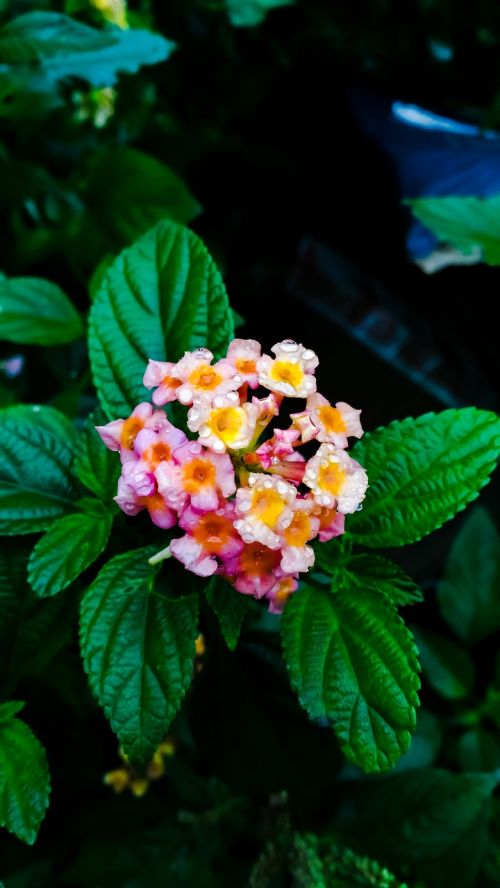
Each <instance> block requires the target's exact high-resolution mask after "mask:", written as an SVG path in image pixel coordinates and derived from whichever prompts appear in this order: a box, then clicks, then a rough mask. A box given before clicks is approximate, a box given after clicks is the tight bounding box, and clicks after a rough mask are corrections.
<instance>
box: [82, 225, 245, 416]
mask: <svg viewBox="0 0 500 888" xmlns="http://www.w3.org/2000/svg"><path fill="white" fill-rule="evenodd" d="M233 332H234V330H233V319H232V315H231V311H230V308H229V302H228V298H227V294H226V290H225V287H224V284H223V282H222V278H221V276H220V274H219V272H218V270H217V268H216V266H215V263H214V261H213V259H212V258H211V257H210V255H209V253H208V251H207V249H206V247H205V246H204V244H203V243H202V241H201V240H200V239H199V238H198V237H197V236H196V235H195V234H193V232H192V231H189V230H188V229H187V228H183V227H182V226H180V225H177V224H176V223H174V222H160V223H159V225H157V226H156V228H153V229H152V230H151V231H149V232H148V233H147V234H145V235H144V236H143V237H141V238H140V239H139V240H138V241H137V242H136V243H135V244H134V245H133V246H132V247H129V248H128V249H127V250H124V251H123V253H121V255H120V256H118V258H117V259H116V260H115V262H114V263H113V265H112V266H111V267H110V268H109V270H108V271H107V273H106V275H105V277H104V279H103V281H102V284H101V288H100V290H99V293H98V294H97V296H96V298H95V301H94V304H93V306H92V310H91V315H90V333H89V348H90V359H91V364H92V371H93V375H94V380H95V384H96V387H97V390H98V392H99V396H100V399H101V404H102V405H103V407H104V409H105V410H106V411H107V412H108V414H109V415H110V416H113V417H115V418H116V417H117V416H127V415H128V414H129V413H130V411H131V409H132V408H133V407H134V406H135V404H137V403H138V402H139V401H140V400H145V399H146V398H147V393H146V390H145V389H144V387H143V386H142V377H143V375H144V371H145V369H146V365H147V361H148V358H154V359H156V360H174V361H175V360H178V359H179V358H180V357H181V356H182V354H183V353H184V351H186V350H188V349H193V348H196V347H198V346H206V347H208V348H210V349H211V350H212V351H213V352H214V353H215V354H216V355H220V354H221V353H222V352H224V351H225V349H226V348H227V346H228V343H229V341H230V340H231V339H232V337H233Z"/></svg>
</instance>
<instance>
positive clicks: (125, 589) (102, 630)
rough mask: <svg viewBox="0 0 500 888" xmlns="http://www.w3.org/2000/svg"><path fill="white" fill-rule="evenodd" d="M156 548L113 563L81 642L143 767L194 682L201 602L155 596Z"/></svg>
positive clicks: (109, 709) (103, 575) (91, 595)
mask: <svg viewBox="0 0 500 888" xmlns="http://www.w3.org/2000/svg"><path fill="white" fill-rule="evenodd" d="M151 554H152V551H151V550H150V549H138V550H135V551H133V552H127V553H126V554H124V555H118V556H116V557H115V558H113V559H112V560H111V561H109V562H108V564H106V566H105V567H104V568H103V569H102V570H101V571H100V573H99V574H98V576H97V579H96V580H95V581H94V582H93V583H92V585H91V586H90V587H89V589H88V590H87V592H86V593H85V596H84V598H83V601H82V607H81V624H80V638H81V646H82V654H83V658H84V663H85V669H86V671H87V673H88V676H89V680H90V684H91V687H92V690H93V691H94V693H95V695H96V697H97V699H98V700H99V702H100V704H101V706H102V707H103V709H104V712H105V713H106V715H107V717H108V718H109V720H110V722H111V726H112V728H113V730H114V731H115V732H116V734H117V735H118V737H119V739H120V742H121V744H122V746H123V748H124V750H125V752H126V754H127V755H128V756H129V757H130V759H131V761H132V762H133V763H134V764H135V765H137V766H138V767H142V766H144V765H145V764H146V763H147V762H148V761H149V760H150V759H151V757H152V755H153V753H154V751H155V749H156V747H157V746H158V744H159V743H160V741H161V740H162V739H163V737H164V735H165V733H166V731H167V729H168V727H169V725H170V722H171V721H172V719H173V717H174V715H175V713H176V712H177V710H178V708H179V706H180V703H181V700H182V698H183V697H184V694H185V692H186V690H187V688H188V687H189V685H190V682H191V676H192V670H193V658H194V652H195V640H196V637H197V634H198V628H197V616H198V596H196V595H192V596H188V597H184V598H167V597H166V596H165V595H163V594H160V593H159V592H158V591H157V590H155V589H154V579H155V573H156V571H155V569H154V568H152V567H151V566H150V565H149V564H148V557H149V556H150V555H151Z"/></svg>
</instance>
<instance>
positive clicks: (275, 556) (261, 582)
mask: <svg viewBox="0 0 500 888" xmlns="http://www.w3.org/2000/svg"><path fill="white" fill-rule="evenodd" d="M280 557H281V556H280V552H279V550H273V549H269V548H268V547H267V546H264V545H263V544H262V543H257V542H254V543H246V544H245V545H244V547H243V549H242V550H241V552H240V554H239V555H236V557H235V558H232V559H231V560H230V561H226V563H225V564H224V568H223V573H224V576H226V577H227V579H229V581H230V582H231V583H232V584H233V585H234V587H235V589H237V590H238V592H242V593H243V594H244V595H253V596H254V598H262V596H263V595H266V594H267V593H268V592H269V590H270V589H272V588H273V586H274V585H275V584H276V576H277V575H278V576H280V573H279V563H280ZM277 572H278V573H277Z"/></svg>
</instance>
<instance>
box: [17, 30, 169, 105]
mask: <svg viewBox="0 0 500 888" xmlns="http://www.w3.org/2000/svg"><path fill="white" fill-rule="evenodd" d="M173 49H174V44H173V43H171V42H170V41H169V40H165V38H164V37H162V36H161V35H159V34H152V33H150V32H149V31H135V30H133V29H127V30H121V29H119V28H107V29H106V30H105V31H98V30H96V29H95V28H91V27H89V26H88V25H84V24H82V23H81V22H78V21H75V20H74V19H71V18H69V17H68V16H66V15H61V14H59V13H57V12H28V13H26V14H25V15H21V16H19V17H18V18H16V19H14V21H12V22H9V23H8V24H7V25H4V27H3V28H2V29H1V30H0V116H1V115H2V114H3V115H9V116H16V115H26V116H32V115H33V113H35V112H36V111H45V110H47V109H49V108H51V107H54V106H56V105H58V104H60V103H61V102H62V97H61V94H60V92H59V86H60V85H61V84H62V82H63V81H65V80H67V79H68V78H78V79H79V80H83V81H85V82H87V83H88V84H89V85H90V86H93V87H104V86H113V85H114V84H115V83H116V81H117V79H118V74H120V73H128V74H135V73H136V71H138V70H139V68H140V67H141V66H142V65H155V64H157V63H158V62H162V61H164V60H165V59H167V58H168V57H169V55H170V54H171V52H172V50H173Z"/></svg>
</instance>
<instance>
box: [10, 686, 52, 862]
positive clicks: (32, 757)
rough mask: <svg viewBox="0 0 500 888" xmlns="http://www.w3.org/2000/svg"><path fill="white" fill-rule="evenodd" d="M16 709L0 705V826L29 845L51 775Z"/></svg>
mask: <svg viewBox="0 0 500 888" xmlns="http://www.w3.org/2000/svg"><path fill="white" fill-rule="evenodd" d="M16 707H17V710H16ZM18 708H19V704H15V705H14V706H13V704H12V703H6V704H3V705H0V826H3V827H6V828H7V829H8V830H9V831H10V832H11V833H14V835H16V836H17V837H18V838H19V839H22V840H23V841H24V842H27V843H28V845H32V844H33V842H34V841H35V839H36V837H37V833H38V829H39V826H40V823H41V822H42V820H43V818H44V815H45V811H46V810H47V807H48V804H49V793H50V775H49V767H48V764H47V757H46V755H45V750H44V748H43V746H42V745H41V743H40V742H39V741H38V740H37V738H36V737H35V735H34V734H33V733H32V732H31V731H30V729H29V728H28V726H27V725H25V724H24V722H23V721H21V719H19V718H15V717H14V715H15V711H18Z"/></svg>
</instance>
